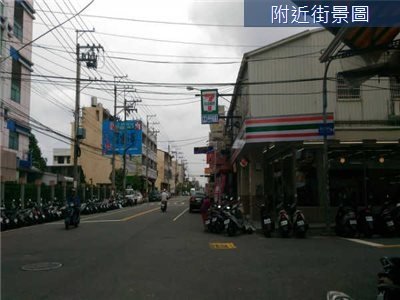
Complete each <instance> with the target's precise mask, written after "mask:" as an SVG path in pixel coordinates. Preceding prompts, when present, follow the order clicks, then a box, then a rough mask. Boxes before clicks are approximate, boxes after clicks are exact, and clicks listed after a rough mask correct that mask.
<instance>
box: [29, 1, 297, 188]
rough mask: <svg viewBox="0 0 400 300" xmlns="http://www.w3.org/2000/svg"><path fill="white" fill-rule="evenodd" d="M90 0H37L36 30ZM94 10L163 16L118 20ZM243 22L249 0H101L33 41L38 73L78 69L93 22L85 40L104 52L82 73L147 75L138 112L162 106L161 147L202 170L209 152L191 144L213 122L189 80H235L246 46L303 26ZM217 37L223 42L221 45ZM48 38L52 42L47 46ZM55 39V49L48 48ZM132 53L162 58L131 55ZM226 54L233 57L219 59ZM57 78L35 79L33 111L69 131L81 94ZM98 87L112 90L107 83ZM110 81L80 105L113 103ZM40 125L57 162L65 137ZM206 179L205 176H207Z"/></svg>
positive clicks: (193, 170) (93, 88) (44, 145)
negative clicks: (204, 117) (93, 100)
mask: <svg viewBox="0 0 400 300" xmlns="http://www.w3.org/2000/svg"><path fill="white" fill-rule="evenodd" d="M89 2H90V1H89V0H85V1H83V0H35V1H34V7H35V9H36V10H37V13H36V20H35V21H34V30H33V36H34V37H37V36H38V35H40V34H41V33H43V32H45V31H46V30H48V29H49V28H51V27H53V26H55V25H56V24H58V23H60V22H62V21H64V20H66V19H67V18H68V17H69V16H71V15H70V14H71V13H72V12H76V11H79V10H80V9H82V8H83V7H84V6H85V5H86V4H87V3H89ZM49 10H50V11H51V12H49ZM89 15H90V16H89ZM94 16H108V17H117V18H126V19H136V20H148V21H162V22H164V23H154V22H138V21H124V20H113V19H105V18H100V17H94ZM170 22H175V23H190V24H216V25H217V24H219V25H239V27H226V26H200V25H182V24H181V25H176V24H168V23H170ZM242 25H243V1H239V0H234V1H186V0H182V1H165V0H157V1H156V0H153V1H149V0H143V1H131V0H130V1H128V0H124V1H122V0H113V1H106V0H95V1H94V3H93V4H92V5H91V6H90V7H89V8H88V9H87V10H85V11H84V12H83V13H82V16H81V17H79V18H75V19H73V20H72V21H71V22H68V23H67V24H65V25H64V26H63V29H61V28H60V29H57V30H55V31H53V32H52V33H50V34H48V35H46V36H45V37H43V38H41V39H40V40H38V41H37V42H36V46H35V47H33V62H34V64H35V65H34V69H35V72H34V74H36V75H52V76H63V77H75V70H76V67H75V62H74V60H75V54H74V53H73V52H74V51H75V39H76V34H75V29H92V28H95V31H96V32H95V33H86V34H83V35H82V36H81V37H80V38H79V42H80V44H86V43H90V44H93V43H96V44H98V43H100V44H101V45H102V46H103V47H104V49H105V51H106V55H104V56H103V55H101V58H100V60H99V67H98V69H97V72H96V71H88V70H87V69H86V68H84V67H83V68H82V78H86V79H87V78H89V77H90V78H95V77H96V78H98V79H100V78H102V79H103V80H111V81H112V80H113V76H114V75H118V76H120V75H125V74H126V75H128V80H131V81H139V82H145V83H146V84H144V85H142V84H135V85H133V87H134V88H135V89H136V90H137V91H138V96H139V97H140V98H142V102H141V103H138V104H137V109H138V115H139V116H136V117H141V118H142V119H143V120H145V119H146V115H150V114H156V115H157V117H156V118H153V119H152V120H153V121H154V122H159V123H160V124H159V125H154V127H155V128H156V129H158V130H159V131H160V133H159V134H158V140H159V141H160V142H159V144H158V147H159V148H161V149H164V150H167V149H168V144H169V145H170V148H171V150H175V151H181V152H183V153H184V157H185V159H187V161H188V167H189V174H190V175H191V176H194V175H200V174H203V171H204V167H205V166H206V164H205V155H194V154H193V147H195V146H205V145H206V144H207V140H208V138H207V136H208V132H209V126H207V125H201V122H200V103H199V98H198V97H195V94H196V93H198V92H197V91H187V90H186V86H187V85H189V83H232V82H235V81H236V77H237V73H238V70H239V66H240V61H241V59H242V56H243V53H245V52H248V51H251V50H253V49H255V48H258V47H261V46H265V45H267V44H270V43H272V42H274V41H276V40H279V39H282V38H285V37H287V36H289V35H292V34H295V33H297V32H299V31H301V29H300V28H287V29H278V28H273V29H272V28H244V27H243V26H242ZM138 38H144V39H138ZM146 39H151V40H146ZM154 40H159V41H154ZM160 40H166V41H174V42H162V41H160ZM190 43H195V44H190ZM204 44H212V45H204ZM216 44H218V45H225V46H215V45H216ZM43 46H44V47H47V49H43V48H41V47H43ZM245 46H247V47H245ZM49 47H50V48H51V49H48V48H49ZM110 57H121V58H124V59H116V58H110ZM126 58H129V59H135V60H138V59H139V60H147V61H157V62H158V63H149V62H139V61H133V60H126ZM167 62H168V63H167ZM171 62H208V63H210V62H214V63H215V64H178V63H171ZM220 62H235V63H232V64H219V63H220ZM54 80H55V81H57V82H53V83H52V84H49V82H47V83H43V82H34V83H33V85H32V101H31V104H32V105H31V114H32V116H33V117H34V118H36V119H37V120H39V121H41V122H42V123H44V124H46V125H48V126H50V127H52V128H53V129H55V130H58V131H60V132H62V133H65V134H68V135H70V131H71V129H70V126H71V125H70V123H71V122H72V121H73V115H72V110H73V109H74V101H75V100H74V99H75V88H74V84H73V82H69V83H68V84H63V85H61V84H60V83H59V79H54ZM34 81H35V80H34ZM156 83H178V84H179V85H180V86H178V87H173V88H165V87H164V88H161V87H158V86H156ZM210 87H212V86H206V85H204V86H198V88H210ZM100 88H101V89H107V91H106V92H104V91H101V90H100ZM112 88H113V86H112V85H110V84H107V83H106V84H102V85H100V84H99V83H94V84H91V85H90V86H89V87H88V88H86V89H84V90H83V91H82V94H81V103H82V105H83V106H88V105H89V104H90V95H95V96H98V102H100V103H102V104H103V106H104V107H106V108H108V109H109V110H111V111H112V105H113V96H112ZM232 90H233V87H232V86H223V87H221V88H220V93H221V92H223V93H230V92H232ZM120 99H122V98H120ZM228 100H229V98H228ZM220 104H224V105H226V106H227V107H228V105H229V103H228V102H227V101H226V100H224V99H220ZM34 133H35V134H36V136H37V138H38V140H39V143H40V146H41V149H42V151H43V153H44V155H45V156H46V157H47V158H48V160H49V162H52V158H51V157H52V149H53V148H64V147H68V145H66V144H65V143H62V142H61V141H58V140H55V139H53V138H50V137H47V136H44V135H42V134H39V133H37V132H34ZM168 141H170V142H169V143H168ZM173 141H176V142H173ZM196 177H197V176H196ZM197 179H200V178H198V177H197ZM200 180H201V182H202V183H204V178H201V179H200Z"/></svg>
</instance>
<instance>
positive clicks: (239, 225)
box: [224, 197, 255, 236]
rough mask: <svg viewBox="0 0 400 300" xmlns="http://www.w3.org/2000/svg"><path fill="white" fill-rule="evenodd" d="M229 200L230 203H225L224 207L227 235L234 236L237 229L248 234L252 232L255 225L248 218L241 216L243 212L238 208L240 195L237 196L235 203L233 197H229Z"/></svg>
mask: <svg viewBox="0 0 400 300" xmlns="http://www.w3.org/2000/svg"><path fill="white" fill-rule="evenodd" d="M230 202H231V203H232V205H227V206H226V208H225V214H226V220H225V221H224V224H225V229H226V232H227V233H228V235H229V236H234V235H236V234H237V232H238V231H241V232H245V233H249V234H251V233H253V232H254V231H255V227H254V226H253V225H252V224H251V222H250V221H249V220H247V219H246V218H244V217H243V213H242V211H241V209H240V205H241V202H240V197H238V200H237V201H236V203H234V201H233V198H231V200H230Z"/></svg>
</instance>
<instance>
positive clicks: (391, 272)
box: [377, 256, 400, 300]
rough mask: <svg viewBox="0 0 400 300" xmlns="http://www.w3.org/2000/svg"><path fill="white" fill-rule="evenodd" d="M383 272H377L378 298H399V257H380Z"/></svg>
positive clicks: (394, 299)
mask: <svg viewBox="0 0 400 300" xmlns="http://www.w3.org/2000/svg"><path fill="white" fill-rule="evenodd" d="M380 261H381V264H382V267H383V272H380V273H378V298H377V299H384V300H398V299H400V257H386V256H385V257H382V258H381V260H380Z"/></svg>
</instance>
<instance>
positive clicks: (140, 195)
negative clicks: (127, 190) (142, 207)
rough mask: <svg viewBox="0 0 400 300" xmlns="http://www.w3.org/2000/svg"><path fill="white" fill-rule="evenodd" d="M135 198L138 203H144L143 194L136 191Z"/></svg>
mask: <svg viewBox="0 0 400 300" xmlns="http://www.w3.org/2000/svg"><path fill="white" fill-rule="evenodd" d="M133 197H134V198H133V199H134V200H135V202H136V203H143V195H142V193H141V192H139V191H135V192H134V196H133Z"/></svg>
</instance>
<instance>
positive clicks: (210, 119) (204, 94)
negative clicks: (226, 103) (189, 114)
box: [201, 89, 218, 124]
mask: <svg viewBox="0 0 400 300" xmlns="http://www.w3.org/2000/svg"><path fill="white" fill-rule="evenodd" d="M214 123H218V90H217V89H213V90H201V124H214Z"/></svg>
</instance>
